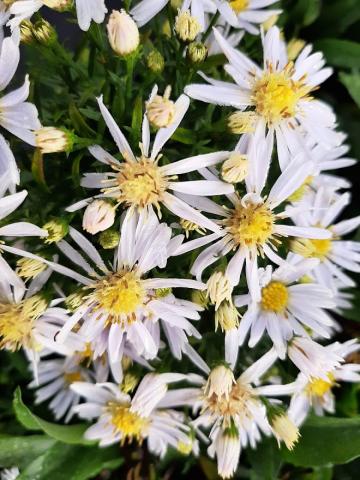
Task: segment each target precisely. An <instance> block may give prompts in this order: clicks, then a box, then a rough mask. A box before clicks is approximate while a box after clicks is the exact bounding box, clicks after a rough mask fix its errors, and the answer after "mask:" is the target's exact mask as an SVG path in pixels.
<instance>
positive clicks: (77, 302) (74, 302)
mask: <svg viewBox="0 0 360 480" xmlns="http://www.w3.org/2000/svg"><path fill="white" fill-rule="evenodd" d="M84 297H85V292H84V291H83V290H79V291H78V292H74V293H72V294H71V295H69V296H68V297H66V298H65V302H64V303H65V306H66V308H67V309H68V310H69V311H70V312H72V313H74V312H76V310H77V309H78V308H80V307H81V305H83V303H84Z"/></svg>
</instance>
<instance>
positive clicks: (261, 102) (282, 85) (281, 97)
mask: <svg viewBox="0 0 360 480" xmlns="http://www.w3.org/2000/svg"><path fill="white" fill-rule="evenodd" d="M292 72H293V65H292V64H288V65H287V66H286V67H285V69H284V70H283V71H281V72H272V68H271V66H270V68H269V71H268V72H266V73H264V75H263V76H262V77H261V78H259V79H257V80H255V83H254V86H253V91H252V101H253V102H254V105H255V109H256V112H257V113H258V115H260V116H262V117H263V118H264V119H265V120H266V122H267V124H268V125H273V124H275V123H278V122H280V121H281V120H284V119H286V118H292V117H294V116H295V115H296V113H297V109H298V102H299V100H309V99H310V97H309V93H310V91H311V89H310V88H309V87H307V86H306V85H304V83H303V82H302V81H297V82H295V81H294V80H292V79H291V74H292Z"/></svg>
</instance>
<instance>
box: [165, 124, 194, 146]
mask: <svg viewBox="0 0 360 480" xmlns="http://www.w3.org/2000/svg"><path fill="white" fill-rule="evenodd" d="M171 139H172V140H174V141H176V142H180V143H183V144H185V145H193V144H194V143H195V142H196V135H195V134H194V132H192V131H191V130H189V129H188V128H181V127H180V128H177V129H176V130H175V132H174V134H173V136H172V137H171Z"/></svg>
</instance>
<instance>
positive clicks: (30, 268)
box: [16, 258, 47, 280]
mask: <svg viewBox="0 0 360 480" xmlns="http://www.w3.org/2000/svg"><path fill="white" fill-rule="evenodd" d="M16 264H17V269H16V273H17V274H18V275H19V277H21V278H24V279H25V280H30V279H31V278H35V277H37V276H38V275H40V273H42V272H44V271H45V270H46V269H47V265H46V263H44V262H41V261H40V260H36V259H32V258H21V259H20V260H18V261H17V263H16Z"/></svg>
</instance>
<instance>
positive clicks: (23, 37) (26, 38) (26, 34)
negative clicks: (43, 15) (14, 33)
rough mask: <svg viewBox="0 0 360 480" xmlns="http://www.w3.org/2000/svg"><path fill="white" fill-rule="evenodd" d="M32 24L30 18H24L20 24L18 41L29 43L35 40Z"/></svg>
mask: <svg viewBox="0 0 360 480" xmlns="http://www.w3.org/2000/svg"><path fill="white" fill-rule="evenodd" d="M33 27H34V25H33V24H32V23H31V22H30V20H24V21H22V22H21V24H20V41H21V42H22V43H25V44H26V45H30V44H31V43H33V41H34V40H35V37H34V34H33Z"/></svg>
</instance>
